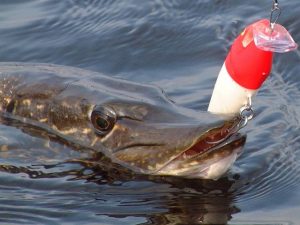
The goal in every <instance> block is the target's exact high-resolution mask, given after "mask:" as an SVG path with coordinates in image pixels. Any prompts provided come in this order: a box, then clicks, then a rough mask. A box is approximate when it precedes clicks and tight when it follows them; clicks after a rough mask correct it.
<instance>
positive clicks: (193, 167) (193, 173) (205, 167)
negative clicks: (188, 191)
mask: <svg viewBox="0 0 300 225" xmlns="http://www.w3.org/2000/svg"><path fill="white" fill-rule="evenodd" d="M238 156H239V153H238V151H235V152H234V153H232V154H230V155H228V156H226V157H224V158H219V159H217V160H213V161H210V160H209V161H208V162H204V163H203V164H202V163H197V164H196V163H195V162H193V163H191V164H187V165H185V166H184V167H182V166H181V164H183V163H184V162H182V161H181V162H180V161H178V162H173V163H170V164H169V165H167V166H166V167H164V168H163V169H161V170H160V171H158V173H157V174H158V175H171V176H181V177H185V178H200V179H211V180H217V179H219V178H220V177H221V176H222V175H224V174H225V173H226V172H227V171H228V170H229V169H230V167H231V166H232V165H233V163H234V162H235V161H236V159H237V158H238Z"/></svg>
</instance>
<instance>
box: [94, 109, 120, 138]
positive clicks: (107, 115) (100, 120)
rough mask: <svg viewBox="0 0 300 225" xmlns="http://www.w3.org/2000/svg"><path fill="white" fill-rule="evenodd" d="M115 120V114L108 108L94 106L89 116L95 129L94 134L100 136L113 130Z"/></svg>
mask: <svg viewBox="0 0 300 225" xmlns="http://www.w3.org/2000/svg"><path fill="white" fill-rule="evenodd" d="M116 120H117V116H116V113H115V112H114V111H113V109H111V108H108V107H103V106H95V108H94V110H93V111H92V114H91V122H92V124H93V126H94V128H95V132H96V133H97V134H99V135H101V136H103V135H105V134H107V133H109V132H110V131H111V130H112V129H113V127H114V125H115V123H116Z"/></svg>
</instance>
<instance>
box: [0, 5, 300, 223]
mask: <svg viewBox="0 0 300 225" xmlns="http://www.w3.org/2000/svg"><path fill="white" fill-rule="evenodd" d="M271 3H272V1H271V0H268V1H261V0H251V1H234V0H223V1H220V0H190V1H186V0H151V1H150V0H148V1H141V0H126V1H124V0H123V1H122V0H118V1H117V0H84V1H83V0H63V1H62V0H27V1H25V0H1V1H0V61H1V62H7V61H18V62H41V63H54V64H60V65H69V66H74V67H79V68H84V69H89V70H93V71H98V72H101V73H104V74H106V75H108V76H112V77H121V78H123V79H128V80H132V81H136V82H142V83H149V84H154V85H157V86H160V87H161V88H163V89H164V90H165V92H166V93H167V94H168V96H169V97H170V98H172V99H173V100H174V101H176V103H177V104H179V105H183V106H185V107H188V108H192V109H195V110H206V109H207V106H208V102H209V99H210V94H211V92H212V88H213V85H214V82H215V79H216V77H217V74H218V72H219V70H220V68H221V66H222V64H223V61H224V58H225V57H226V54H227V52H228V49H229V47H230V45H231V43H232V41H233V40H234V38H235V37H236V36H237V35H238V34H239V33H240V32H241V31H242V30H243V28H244V27H245V26H247V25H248V24H250V23H252V22H254V21H256V20H258V19H261V18H268V17H269V12H270V7H271ZM279 3H280V6H281V8H282V15H281V17H280V20H279V21H280V23H281V24H283V25H284V26H285V27H286V28H287V29H288V30H289V31H290V32H291V34H292V35H293V37H294V39H295V41H296V42H299V40H300V29H299V28H300V20H299V9H300V5H299V1H298V0H289V1H280V2H279ZM253 104H254V107H255V112H256V117H255V119H254V120H253V121H251V123H249V125H248V126H247V127H246V128H244V129H243V132H244V133H247V135H248V139H247V144H246V146H245V149H244V152H243V154H242V155H241V157H240V158H239V159H238V161H237V162H236V163H235V164H234V167H233V168H232V169H231V170H230V172H229V173H228V174H227V175H226V176H225V177H224V178H222V179H220V180H219V181H202V180H187V179H180V178H153V177H152V178H147V177H146V178H143V179H141V178H139V179H137V178H135V177H130V176H129V177H128V176H122V175H120V174H119V173H118V172H116V171H106V172H103V171H102V170H101V169H100V168H98V166H97V165H96V163H89V164H87V163H84V162H80V161H78V162H70V163H64V162H65V161H67V160H68V159H71V158H78V157H83V154H84V153H81V152H79V151H76V149H72V147H63V146H61V145H60V144H59V143H57V142H51V141H50V140H49V141H48V142H49V143H48V145H51V149H57V151H53V150H52V151H48V149H47V146H45V144H44V143H45V140H44V138H43V137H37V136H35V135H30V134H28V133H25V132H22V129H18V128H17V127H16V126H10V125H9V124H2V125H0V144H1V146H4V145H5V146H8V147H5V148H4V147H3V148H1V151H0V171H1V172H0V222H1V223H2V224H227V223H228V224H235V225H237V224H239V225H241V224H247V225H250V224H251V225H254V224H255V225H258V224H260V225H262V224H263V225H275V224H276V225H291V224H294V225H297V224H300V136H299V134H300V120H299V118H300V52H299V50H297V51H295V52H292V53H287V54H277V55H276V56H275V58H274V64H273V70H272V74H271V77H270V78H269V79H268V80H267V81H266V83H265V84H264V86H263V88H262V89H261V91H260V92H259V94H258V95H257V97H256V98H255V99H254V102H253Z"/></svg>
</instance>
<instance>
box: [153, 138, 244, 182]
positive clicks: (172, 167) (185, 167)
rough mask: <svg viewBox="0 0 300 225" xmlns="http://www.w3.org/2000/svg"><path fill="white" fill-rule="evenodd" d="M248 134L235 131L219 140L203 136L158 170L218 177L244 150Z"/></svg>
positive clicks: (212, 177) (164, 172)
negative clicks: (215, 140) (213, 140)
mask: <svg viewBox="0 0 300 225" xmlns="http://www.w3.org/2000/svg"><path fill="white" fill-rule="evenodd" d="M245 142H246V135H242V134H240V133H234V134H232V135H230V136H228V137H227V138H225V139H222V140H221V141H218V142H212V141H209V140H208V138H203V139H201V140H198V141H197V142H196V143H194V144H193V145H192V146H191V147H189V148H188V149H186V150H184V151H183V152H182V153H181V154H180V155H178V156H177V157H176V158H174V159H172V160H171V161H170V162H169V163H168V164H167V165H165V166H164V167H163V168H161V169H160V170H159V171H157V174H160V175H175V176H182V177H187V178H204V179H214V180H216V179H218V178H219V177H220V176H222V175H223V174H225V173H226V172H227V171H228V170H229V168H230V167H231V166H232V164H233V163H234V162H235V161H236V159H237V158H238V156H239V155H240V154H241V152H242V147H243V146H244V144H245Z"/></svg>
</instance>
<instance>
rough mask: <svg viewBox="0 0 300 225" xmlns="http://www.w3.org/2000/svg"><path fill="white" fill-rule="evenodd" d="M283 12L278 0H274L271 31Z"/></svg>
mask: <svg viewBox="0 0 300 225" xmlns="http://www.w3.org/2000/svg"><path fill="white" fill-rule="evenodd" d="M280 14H281V9H280V8H279V3H278V0H273V5H272V8H271V15H270V27H271V31H273V29H274V26H275V24H276V22H277V20H278V18H279V16H280Z"/></svg>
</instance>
